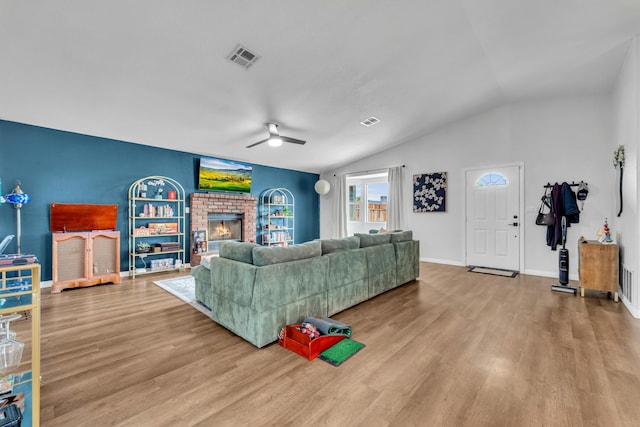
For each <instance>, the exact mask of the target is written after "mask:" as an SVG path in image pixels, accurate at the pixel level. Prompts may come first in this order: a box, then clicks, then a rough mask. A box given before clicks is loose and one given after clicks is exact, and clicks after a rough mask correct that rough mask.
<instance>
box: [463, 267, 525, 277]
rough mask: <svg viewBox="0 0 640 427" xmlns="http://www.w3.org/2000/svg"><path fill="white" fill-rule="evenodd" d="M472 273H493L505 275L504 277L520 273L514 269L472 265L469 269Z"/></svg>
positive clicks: (494, 274)
mask: <svg viewBox="0 0 640 427" xmlns="http://www.w3.org/2000/svg"><path fill="white" fill-rule="evenodd" d="M469 272H471V273H482V274H491V275H493V276H503V277H512V278H513V277H516V276H517V275H518V272H517V271H513V270H500V269H498V268H487V267H471V268H470V269H469Z"/></svg>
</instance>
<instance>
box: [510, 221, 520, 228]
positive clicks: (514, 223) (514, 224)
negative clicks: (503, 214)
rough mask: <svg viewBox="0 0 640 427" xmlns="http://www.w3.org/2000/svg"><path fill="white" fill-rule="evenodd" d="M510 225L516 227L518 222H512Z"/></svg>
mask: <svg viewBox="0 0 640 427" xmlns="http://www.w3.org/2000/svg"><path fill="white" fill-rule="evenodd" d="M510 225H513V226H514V227H517V226H518V223H517V222H512V223H511V224H510Z"/></svg>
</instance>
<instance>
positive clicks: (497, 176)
mask: <svg viewBox="0 0 640 427" xmlns="http://www.w3.org/2000/svg"><path fill="white" fill-rule="evenodd" d="M492 185H507V178H505V176H504V175H502V174H501V173H496V172H489V173H485V174H484V175H482V176H481V177H480V178H478V180H477V181H476V186H477V187H489V186H492Z"/></svg>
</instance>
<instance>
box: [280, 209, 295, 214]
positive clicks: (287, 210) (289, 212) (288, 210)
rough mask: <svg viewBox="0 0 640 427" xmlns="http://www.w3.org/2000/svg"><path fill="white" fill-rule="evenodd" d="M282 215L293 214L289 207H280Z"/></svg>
mask: <svg viewBox="0 0 640 427" xmlns="http://www.w3.org/2000/svg"><path fill="white" fill-rule="evenodd" d="M282 215H283V216H293V212H291V210H290V209H289V208H283V209H282Z"/></svg>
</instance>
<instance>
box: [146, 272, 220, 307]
mask: <svg viewBox="0 0 640 427" xmlns="http://www.w3.org/2000/svg"><path fill="white" fill-rule="evenodd" d="M153 284H154V285H157V286H160V287H161V288H162V289H164V290H165V291H167V292H169V293H170V294H172V295H174V296H176V297H178V298H180V299H181V300H182V301H184V302H186V303H187V304H189V305H190V306H191V307H193V308H195V309H196V310H198V311H199V312H201V313H204V314H206V315H207V316H209V317H211V310H209V309H208V308H207V307H205V306H204V305H202V304H201V303H200V302H199V301H198V300H196V280H195V279H194V278H193V276H184V277H176V278H174V279H166V280H156V281H154V282H153Z"/></svg>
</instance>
